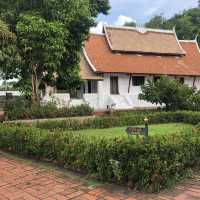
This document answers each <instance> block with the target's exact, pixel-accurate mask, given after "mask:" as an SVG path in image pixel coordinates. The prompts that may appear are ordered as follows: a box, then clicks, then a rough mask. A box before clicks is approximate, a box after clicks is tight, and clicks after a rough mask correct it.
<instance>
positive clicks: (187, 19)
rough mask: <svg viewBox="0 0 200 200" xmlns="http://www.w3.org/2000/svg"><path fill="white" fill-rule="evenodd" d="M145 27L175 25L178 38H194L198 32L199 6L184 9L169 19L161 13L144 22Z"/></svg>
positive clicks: (168, 26)
mask: <svg viewBox="0 0 200 200" xmlns="http://www.w3.org/2000/svg"><path fill="white" fill-rule="evenodd" d="M146 27H151V28H160V29H173V28H174V27H176V32H177V35H178V38H179V39H186V40H187V39H188V40H190V39H194V38H195V37H196V35H197V34H199V33H200V8H193V9H189V10H186V11H184V12H183V13H182V14H176V15H175V16H173V17H172V18H170V19H165V18H163V17H162V15H159V16H155V17H154V18H152V19H151V20H150V21H149V22H148V23H146Z"/></svg>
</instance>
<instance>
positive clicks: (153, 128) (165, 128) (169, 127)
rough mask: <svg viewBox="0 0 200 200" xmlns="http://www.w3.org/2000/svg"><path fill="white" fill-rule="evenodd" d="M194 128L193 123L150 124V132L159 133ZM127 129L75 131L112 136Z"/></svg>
mask: <svg viewBox="0 0 200 200" xmlns="http://www.w3.org/2000/svg"><path fill="white" fill-rule="evenodd" d="M192 128H193V126H192V125H189V124H182V123H178V124H176V123H171V124H158V125H150V126H149V134H150V135H158V134H171V133H180V132H182V131H185V130H190V129H192ZM125 129H126V127H119V128H108V129H88V130H81V131H74V133H78V134H86V135H88V136H98V137H108V138H110V137H118V136H126V135H127V134H126V132H125Z"/></svg>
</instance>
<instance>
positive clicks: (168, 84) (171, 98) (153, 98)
mask: <svg viewBox="0 0 200 200" xmlns="http://www.w3.org/2000/svg"><path fill="white" fill-rule="evenodd" d="M195 92H196V90H195V89H194V88H190V87H188V86H187V85H182V84H181V83H180V82H178V81H177V80H172V79H170V78H169V77H167V76H163V77H161V78H160V80H158V81H156V82H151V81H148V84H146V85H144V86H142V93H141V94H140V95H139V98H140V99H141V100H145V101H148V102H151V103H153V104H157V105H165V106H166V109H167V110H177V109H188V107H189V105H190V103H191V102H189V99H190V98H191V97H192V96H193V95H194V94H195Z"/></svg>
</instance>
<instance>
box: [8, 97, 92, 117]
mask: <svg viewBox="0 0 200 200" xmlns="http://www.w3.org/2000/svg"><path fill="white" fill-rule="evenodd" d="M92 113H93V109H92V108H90V107H89V106H88V105H87V104H84V105H80V106H76V107H70V108H68V107H64V108H57V107H56V105H55V104H54V103H48V104H47V105H44V106H31V105H30V104H29V102H28V101H26V100H24V99H23V98H20V99H17V100H11V101H10V102H9V103H8V104H7V108H6V118H7V119H8V120H18V119H43V118H58V117H76V116H86V115H91V114H92Z"/></svg>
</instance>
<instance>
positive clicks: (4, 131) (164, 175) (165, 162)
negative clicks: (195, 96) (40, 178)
mask: <svg viewBox="0 0 200 200" xmlns="http://www.w3.org/2000/svg"><path fill="white" fill-rule="evenodd" d="M0 148H1V149H4V150H9V151H12V152H15V153H19V154H23V155H27V156H32V157H34V158H37V159H40V160H48V161H50V162H54V163H57V164H58V165H61V166H65V167H67V168H70V169H73V170H76V171H80V172H83V173H87V174H92V175H93V176H94V175H96V177H97V178H99V179H101V180H103V181H112V182H117V183H120V184H125V185H128V186H130V187H135V188H138V189H144V188H146V189H150V190H151V191H159V190H160V189H162V188H165V187H168V186H170V185H171V184H173V183H174V182H176V181H177V180H180V179H181V178H183V177H185V176H186V175H188V173H189V172H190V171H191V170H190V169H192V168H193V167H198V166H199V164H200V137H199V132H198V131H197V130H196V131H195V130H194V131H192V132H188V133H182V134H174V135H172V134H170V135H165V136H163V135H162V136H157V137H155V136H154V137H149V138H148V139H144V138H138V139H135V138H134V139H133V138H127V137H124V138H123V137H122V138H115V139H114V138H113V139H110V140H107V139H103V138H95V137H94V138H92V137H87V136H81V135H77V134H72V133H71V134H70V133H67V132H61V131H59V130H55V131H52V132H49V131H47V130H42V129H37V128H34V127H24V126H22V125H20V126H18V125H0Z"/></svg>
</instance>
